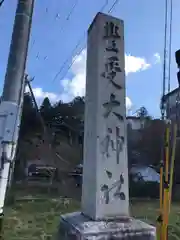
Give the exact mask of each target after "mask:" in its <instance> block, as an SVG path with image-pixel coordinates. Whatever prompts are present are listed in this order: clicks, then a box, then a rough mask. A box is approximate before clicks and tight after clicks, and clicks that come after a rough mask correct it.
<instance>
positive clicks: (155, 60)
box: [153, 53, 161, 64]
mask: <svg viewBox="0 0 180 240" xmlns="http://www.w3.org/2000/svg"><path fill="white" fill-rule="evenodd" d="M153 57H154V64H157V63H160V62H161V57H160V54H159V53H155V54H154V56H153Z"/></svg>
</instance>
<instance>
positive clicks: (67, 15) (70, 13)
mask: <svg viewBox="0 0 180 240" xmlns="http://www.w3.org/2000/svg"><path fill="white" fill-rule="evenodd" d="M78 3H79V0H76V1H75V3H74V4H73V5H72V7H71V8H70V10H69V11H68V13H67V14H66V17H65V20H66V22H67V21H69V20H70V18H71V16H72V15H73V13H74V11H75V9H76V7H77V6H78ZM48 13H49V11H48V7H46V9H45V14H48ZM54 19H55V20H60V14H59V13H56V14H55V17H54ZM66 25H67V24H63V27H62V28H61V31H60V32H61V33H62V32H63V31H64V29H65V27H66ZM35 43H36V41H35V40H33V41H32V45H31V46H30V49H29V53H28V54H30V52H31V51H32V49H33V47H34V45H35ZM36 59H37V60H40V59H42V60H47V59H48V56H43V57H42V58H41V55H40V54H39V52H38V53H37V54H36ZM64 64H66V63H64Z"/></svg>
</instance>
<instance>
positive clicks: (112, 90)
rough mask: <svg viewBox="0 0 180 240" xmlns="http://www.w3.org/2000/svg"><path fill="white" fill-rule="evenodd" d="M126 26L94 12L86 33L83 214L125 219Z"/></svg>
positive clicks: (126, 194) (126, 193)
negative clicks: (94, 15) (95, 14)
mask: <svg viewBox="0 0 180 240" xmlns="http://www.w3.org/2000/svg"><path fill="white" fill-rule="evenodd" d="M124 55H125V53H124V22H123V21H122V20H120V19H117V18H115V17H112V16H110V15H106V14H103V13H98V14H97V16H96V17H95V19H94V21H93V23H92V25H91V26H90V28H89V31H88V44H87V77H86V102H85V125H84V127H85V130H84V158H83V160H84V162H83V186H82V212H83V213H84V214H85V215H88V216H89V217H91V218H92V219H94V220H99V219H110V218H116V217H119V216H122V215H124V216H129V187H128V164H127V134H126V106H125V90H126V87H125V70H124V69H125V67H124Z"/></svg>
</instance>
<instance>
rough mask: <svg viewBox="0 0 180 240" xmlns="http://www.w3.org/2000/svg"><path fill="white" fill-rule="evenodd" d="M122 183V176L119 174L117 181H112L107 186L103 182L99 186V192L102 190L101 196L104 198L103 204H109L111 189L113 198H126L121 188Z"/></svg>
mask: <svg viewBox="0 0 180 240" xmlns="http://www.w3.org/2000/svg"><path fill="white" fill-rule="evenodd" d="M123 184H124V177H123V175H122V174H121V175H120V178H119V180H118V181H116V182H115V183H113V184H112V185H111V186H108V185H107V184H103V185H102V187H101V192H103V194H104V195H103V198H104V200H105V204H109V202H110V193H112V191H113V190H115V192H114V194H113V197H114V198H115V199H120V200H126V195H125V193H124V192H123V191H122V190H121V189H122V186H123Z"/></svg>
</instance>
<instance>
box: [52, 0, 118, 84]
mask: <svg viewBox="0 0 180 240" xmlns="http://www.w3.org/2000/svg"><path fill="white" fill-rule="evenodd" d="M119 1H120V0H115V1H114V2H113V4H112V6H111V8H110V9H109V10H108V13H111V12H112V11H113V10H114V8H115V6H116V5H117V4H118V2H119ZM108 3H109V1H108V0H106V2H105V4H104V5H103V6H102V7H101V9H100V10H99V12H102V11H104V9H105V7H106V6H107V5H108ZM85 34H86V32H85V33H84V35H83V39H84V36H85ZM80 42H81V41H80ZM79 45H80V44H77V45H76V47H75V48H74V49H73V51H72V52H74V51H75V50H76V49H77V48H78V47H79ZM84 47H85V44H84V46H83V47H82V48H81V50H79V51H78V52H76V55H75V57H74V58H73V61H72V62H71V64H70V65H69V66H68V68H67V69H66V71H65V73H64V74H63V76H62V77H61V79H60V81H61V80H63V79H64V78H65V77H66V75H67V73H68V72H69V70H70V69H71V67H72V66H73V65H74V63H75V62H76V59H77V58H78V56H79V55H80V54H81V53H82V51H83V50H84ZM72 57H73V53H71V55H70V57H68V58H67V59H66V60H65V61H64V63H63V64H62V66H61V68H60V70H59V71H58V72H57V74H56V75H55V77H54V78H53V80H52V81H53V82H54V81H55V80H56V79H57V77H58V76H59V75H60V74H61V72H62V71H63V69H64V67H65V66H66V63H67V62H68V61H70V60H71V59H72Z"/></svg>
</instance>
